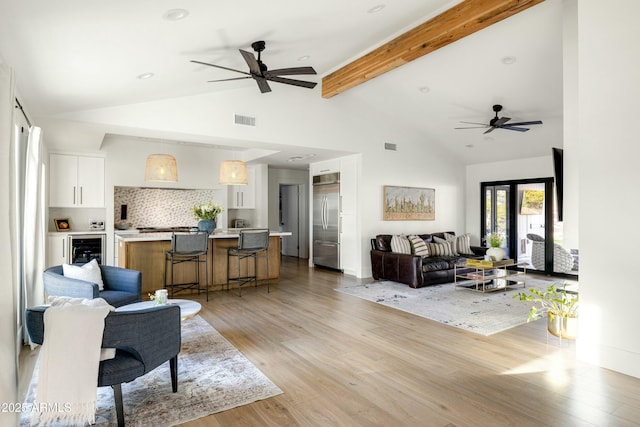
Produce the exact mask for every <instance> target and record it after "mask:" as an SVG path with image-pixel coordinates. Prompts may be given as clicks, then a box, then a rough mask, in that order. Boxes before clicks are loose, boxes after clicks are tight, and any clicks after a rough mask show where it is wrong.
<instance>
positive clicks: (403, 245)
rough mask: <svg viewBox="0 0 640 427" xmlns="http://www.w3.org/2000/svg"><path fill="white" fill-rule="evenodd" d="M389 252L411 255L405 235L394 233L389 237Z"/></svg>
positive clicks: (409, 245)
mask: <svg viewBox="0 0 640 427" xmlns="http://www.w3.org/2000/svg"><path fill="white" fill-rule="evenodd" d="M391 252H397V253H400V254H408V255H411V243H409V240H408V239H407V237H406V236H403V235H398V234H394V235H393V237H392V238H391Z"/></svg>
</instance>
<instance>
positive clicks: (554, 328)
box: [513, 282, 578, 339]
mask: <svg viewBox="0 0 640 427" xmlns="http://www.w3.org/2000/svg"><path fill="white" fill-rule="evenodd" d="M566 285H567V284H566V283H562V284H559V283H557V282H556V283H552V284H551V285H549V287H547V289H546V290H544V291H540V290H538V289H535V288H530V289H529V294H527V293H525V292H519V293H518V294H516V295H514V296H513V297H514V298H519V299H520V301H525V302H526V301H532V302H534V303H536V304H539V305H540V308H541V309H540V310H538V308H537V307H536V306H535V305H533V306H532V307H531V310H530V311H529V317H528V318H527V322H530V321H531V320H535V319H537V318H539V317H542V316H543V315H544V314H545V313H546V314H547V330H548V331H549V332H550V333H551V334H553V335H555V336H557V337H560V338H570V339H574V338H576V337H577V336H578V295H577V294H567V290H566Z"/></svg>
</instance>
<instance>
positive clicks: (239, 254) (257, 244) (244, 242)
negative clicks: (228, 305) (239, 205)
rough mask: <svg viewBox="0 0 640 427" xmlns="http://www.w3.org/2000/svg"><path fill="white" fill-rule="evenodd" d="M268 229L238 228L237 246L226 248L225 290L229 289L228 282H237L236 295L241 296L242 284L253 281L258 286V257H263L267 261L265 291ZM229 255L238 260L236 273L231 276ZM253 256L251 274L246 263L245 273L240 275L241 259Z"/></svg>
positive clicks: (268, 290)
mask: <svg viewBox="0 0 640 427" xmlns="http://www.w3.org/2000/svg"><path fill="white" fill-rule="evenodd" d="M268 250H269V230H266V229H244V230H240V237H238V247H237V248H229V249H228V250H227V291H229V283H230V282H238V295H239V296H242V286H243V285H245V284H247V283H251V282H255V286H258V258H264V259H265V260H266V261H267V292H270V289H269V253H268ZM231 257H236V258H237V260H238V274H237V275H236V277H231V268H230V266H231V263H230V260H231ZM249 258H253V275H250V274H249V265H248V263H247V275H246V276H241V273H240V264H241V261H242V260H243V259H249Z"/></svg>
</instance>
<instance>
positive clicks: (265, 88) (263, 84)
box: [253, 76, 271, 93]
mask: <svg viewBox="0 0 640 427" xmlns="http://www.w3.org/2000/svg"><path fill="white" fill-rule="evenodd" d="M253 79H254V80H255V81H256V83H258V87H259V88H260V93H267V92H271V87H270V86H269V83H268V82H267V80H266V79H265V78H264V77H260V76H253Z"/></svg>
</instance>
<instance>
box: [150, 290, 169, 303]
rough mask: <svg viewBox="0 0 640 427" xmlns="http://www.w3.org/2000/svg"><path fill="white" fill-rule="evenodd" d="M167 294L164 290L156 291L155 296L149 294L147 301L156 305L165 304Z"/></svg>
mask: <svg viewBox="0 0 640 427" xmlns="http://www.w3.org/2000/svg"><path fill="white" fill-rule="evenodd" d="M167 297H168V293H167V290H166V289H158V290H157V291H156V293H155V294H153V295H152V294H149V299H150V300H151V301H155V302H156V305H166V304H167Z"/></svg>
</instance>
